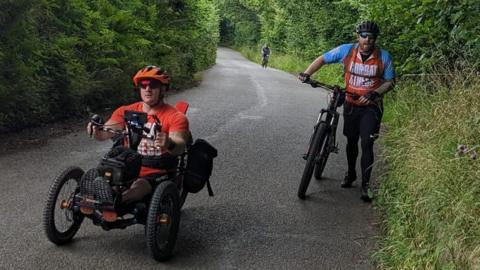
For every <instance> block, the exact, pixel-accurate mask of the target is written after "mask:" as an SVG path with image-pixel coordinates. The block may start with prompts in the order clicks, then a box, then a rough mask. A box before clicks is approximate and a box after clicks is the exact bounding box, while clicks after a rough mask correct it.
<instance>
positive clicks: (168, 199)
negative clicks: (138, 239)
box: [146, 181, 180, 261]
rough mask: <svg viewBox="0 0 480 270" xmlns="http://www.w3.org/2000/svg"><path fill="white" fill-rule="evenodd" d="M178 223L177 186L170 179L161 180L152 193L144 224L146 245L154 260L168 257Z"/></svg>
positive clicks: (173, 245)
mask: <svg viewBox="0 0 480 270" xmlns="http://www.w3.org/2000/svg"><path fill="white" fill-rule="evenodd" d="M179 225H180V196H179V194H178V188H177V186H176V184H175V183H174V182H172V181H163V182H161V183H160V184H159V185H158V186H157V188H156V189H155V192H154V193H153V196H152V200H151V201H150V207H149V210H148V216H147V224H146V237H147V245H148V248H149V250H150V252H151V253H152V256H153V258H154V259H155V260H157V261H165V260H167V259H169V258H170V256H171V255H172V252H173V248H174V247H175V242H176V240H177V234H178V227H179Z"/></svg>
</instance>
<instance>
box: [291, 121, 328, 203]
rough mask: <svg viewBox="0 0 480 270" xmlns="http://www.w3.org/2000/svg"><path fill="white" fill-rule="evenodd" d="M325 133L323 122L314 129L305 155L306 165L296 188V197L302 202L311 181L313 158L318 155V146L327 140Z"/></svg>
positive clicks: (325, 125)
mask: <svg viewBox="0 0 480 270" xmlns="http://www.w3.org/2000/svg"><path fill="white" fill-rule="evenodd" d="M327 131H328V130H327V124H326V123H325V122H320V124H319V125H318V127H317V128H316V129H315V133H314V135H313V139H312V142H311V144H310V146H309V149H308V153H307V163H306V164H305V169H304V170H303V175H302V179H301V180H300V186H299V187H298V193H297V195H298V197H299V198H300V199H302V200H304V199H305V192H307V188H308V185H309V184H310V180H311V179H312V174H313V169H314V167H315V158H316V157H317V155H318V151H319V149H320V146H321V145H323V144H324V141H325V139H326V138H327Z"/></svg>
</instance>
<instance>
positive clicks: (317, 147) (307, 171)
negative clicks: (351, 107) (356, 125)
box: [297, 79, 359, 200]
mask: <svg viewBox="0 0 480 270" xmlns="http://www.w3.org/2000/svg"><path fill="white" fill-rule="evenodd" d="M304 83H307V84H310V85H311V86H312V87H314V88H316V87H321V88H323V89H325V90H328V91H330V92H331V93H332V95H331V97H330V100H329V103H328V106H327V108H326V109H325V108H322V109H321V111H320V113H319V115H318V118H317V122H316V123H315V126H314V128H313V134H312V135H311V137H310V140H309V143H308V148H307V152H306V153H305V154H304V155H303V159H305V160H306V164H305V168H304V170H303V175H302V179H301V180H300V186H299V187H298V192H297V195H298V197H299V198H300V199H302V200H303V199H305V193H306V191H307V188H308V185H309V184H310V180H311V179H312V174H313V175H314V176H315V178H316V179H317V180H320V179H321V178H322V174H323V170H324V169H325V165H326V164H327V160H328V156H329V155H330V153H332V152H333V153H338V144H337V143H336V133H337V126H338V119H339V113H338V112H337V108H338V107H339V105H341V104H342V103H343V101H344V99H345V95H347V93H346V92H345V90H344V89H342V88H340V87H339V86H331V85H328V84H324V83H321V82H318V81H315V80H312V79H307V80H306V81H304ZM348 95H349V96H351V97H352V98H353V99H358V98H359V96H357V95H350V94H348Z"/></svg>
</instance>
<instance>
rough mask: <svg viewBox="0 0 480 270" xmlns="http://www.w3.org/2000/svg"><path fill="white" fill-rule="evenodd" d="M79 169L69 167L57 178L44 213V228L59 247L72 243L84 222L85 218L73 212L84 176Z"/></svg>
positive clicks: (50, 191)
mask: <svg viewBox="0 0 480 270" xmlns="http://www.w3.org/2000/svg"><path fill="white" fill-rule="evenodd" d="M83 173H84V172H83V170H82V169H81V168H79V167H73V166H72V167H68V168H66V169H65V170H64V171H63V172H61V173H60V174H59V175H58V176H57V177H55V179H54V181H53V184H52V186H51V187H50V190H49V191H48V195H47V202H46V205H45V209H44V211H43V227H44V229H45V232H46V234H47V238H48V240H50V241H51V242H52V243H55V244H57V245H62V244H66V243H68V242H70V241H71V240H72V238H73V237H74V236H75V234H76V233H77V231H78V229H79V228H80V225H81V224H82V222H83V219H84V216H83V215H82V214H80V213H78V214H77V213H75V212H74V211H73V198H74V196H75V194H76V193H78V192H79V187H78V186H79V181H80V178H81V177H82V175H83Z"/></svg>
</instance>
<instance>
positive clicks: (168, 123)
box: [109, 101, 188, 177]
mask: <svg viewBox="0 0 480 270" xmlns="http://www.w3.org/2000/svg"><path fill="white" fill-rule="evenodd" d="M156 110H157V112H156V113H155V115H156V116H157V118H158V119H159V120H160V124H161V131H162V132H165V133H167V134H168V133H169V132H186V131H188V119H187V117H186V116H185V115H184V114H183V113H181V112H179V111H178V110H177V109H175V107H173V106H170V105H168V104H164V105H162V106H161V107H159V108H156ZM125 111H137V112H143V102H141V101H140V102H136V103H133V104H130V105H126V106H122V107H120V108H118V109H116V110H115V111H114V112H113V114H112V116H111V117H110V119H109V121H112V122H115V123H120V124H121V125H122V127H123V128H125V120H124V115H125ZM154 125H155V119H154V117H153V115H147V123H146V124H145V126H146V127H147V128H149V129H150V133H146V132H145V131H144V132H143V133H144V135H153V133H154V128H152V127H153V126H154ZM153 144H154V142H153V140H151V139H147V138H142V139H141V141H140V144H139V145H138V149H137V152H138V153H139V154H141V155H142V156H160V155H162V154H164V153H166V151H165V150H164V149H155V148H154V146H153ZM162 172H164V170H159V169H154V168H149V167H144V166H142V168H141V170H140V177H142V176H145V175H148V174H152V173H162Z"/></svg>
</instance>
